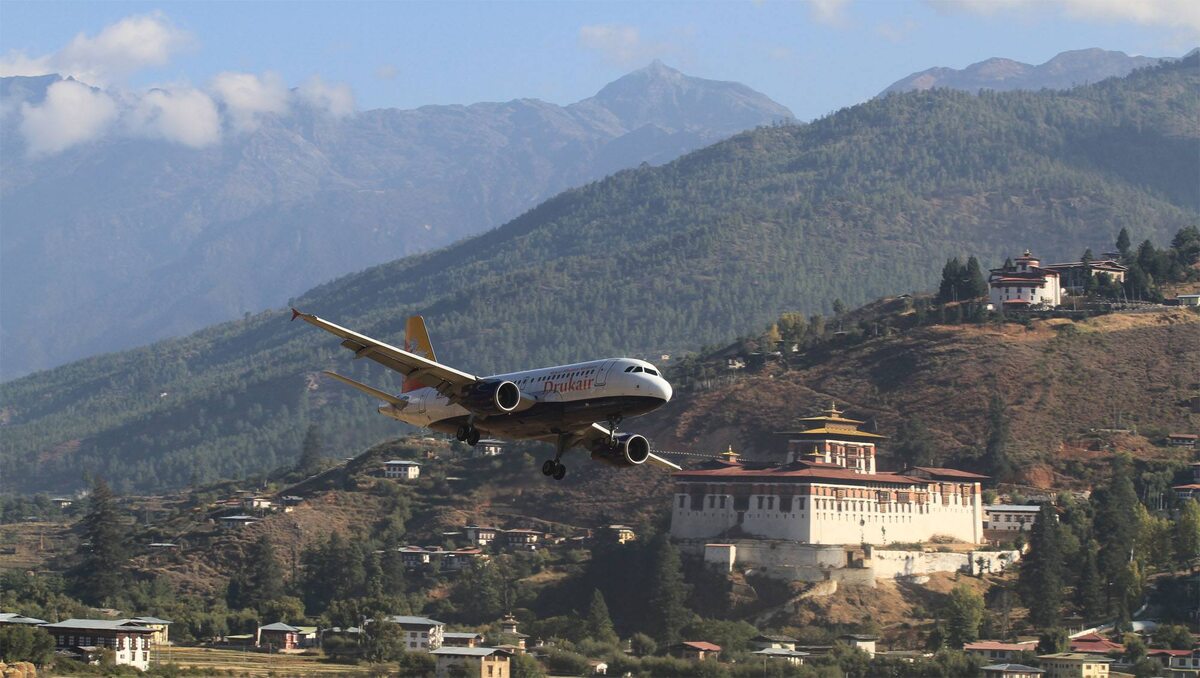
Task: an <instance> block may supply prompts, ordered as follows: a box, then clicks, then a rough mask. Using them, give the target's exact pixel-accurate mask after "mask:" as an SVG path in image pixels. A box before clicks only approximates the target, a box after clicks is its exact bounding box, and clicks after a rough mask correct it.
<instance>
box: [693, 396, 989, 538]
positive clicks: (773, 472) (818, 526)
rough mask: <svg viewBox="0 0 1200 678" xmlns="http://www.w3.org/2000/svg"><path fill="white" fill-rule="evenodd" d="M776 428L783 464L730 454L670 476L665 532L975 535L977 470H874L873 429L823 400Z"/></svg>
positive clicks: (979, 511)
mask: <svg viewBox="0 0 1200 678" xmlns="http://www.w3.org/2000/svg"><path fill="white" fill-rule="evenodd" d="M799 423H800V427H798V428H797V430H794V431H784V432H782V433H781V434H780V435H782V436H784V437H785V438H786V439H787V444H788V456H787V461H785V462H784V463H767V462H751V461H743V460H742V459H740V458H739V457H737V455H736V454H730V455H722V458H721V459H715V460H712V461H708V462H705V463H703V464H701V465H700V466H699V467H698V468H696V469H689V470H684V471H677V472H675V473H674V474H673V478H674V481H675V492H674V499H673V506H672V513H671V536H672V537H673V538H675V539H679V540H705V539H712V538H719V537H722V536H723V535H727V534H729V533H731V532H737V533H740V535H743V536H744V537H745V538H753V539H768V540H783V541H789V542H793V543H799V544H873V545H881V544H887V543H890V542H925V541H929V539H930V538H932V537H933V536H934V535H945V536H949V537H951V538H954V539H957V540H959V541H963V542H968V543H973V544H978V543H980V542H982V541H983V506H982V501H981V497H982V490H981V487H980V485H981V481H982V480H984V479H985V477H984V476H981V475H978V474H974V473H967V472H965V471H958V470H955V469H940V468H933V467H925V468H920V469H912V470H910V471H907V472H905V473H891V472H880V471H877V470H876V466H875V454H876V444H877V442H879V441H881V440H883V439H884V436H881V435H879V434H877V433H871V432H868V431H863V430H861V428H860V427H861V425H862V424H863V423H864V422H862V421H858V420H855V419H848V418H845V417H843V416H842V412H841V411H839V410H838V409H837V408H836V407H832V406H831V407H830V408H829V409H827V410H825V411H824V414H823V415H822V416H815V417H807V418H804V419H801V420H799Z"/></svg>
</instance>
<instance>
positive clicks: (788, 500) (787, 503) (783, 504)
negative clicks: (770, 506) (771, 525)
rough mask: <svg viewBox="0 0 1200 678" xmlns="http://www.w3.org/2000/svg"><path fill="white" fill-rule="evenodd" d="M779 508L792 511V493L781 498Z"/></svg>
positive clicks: (788, 511)
mask: <svg viewBox="0 0 1200 678" xmlns="http://www.w3.org/2000/svg"><path fill="white" fill-rule="evenodd" d="M779 510H780V511H782V512H784V513H791V512H792V497H791V495H786V496H783V497H780V498H779Z"/></svg>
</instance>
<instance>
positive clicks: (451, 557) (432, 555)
mask: <svg viewBox="0 0 1200 678" xmlns="http://www.w3.org/2000/svg"><path fill="white" fill-rule="evenodd" d="M396 550H397V551H399V553H400V559H401V561H402V562H403V563H404V566H405V567H406V568H408V569H410V570H424V569H430V568H432V567H433V566H434V565H437V566H438V567H439V568H440V569H441V570H442V571H444V572H457V571H459V570H461V569H463V568H465V567H467V566H468V565H469V564H470V563H471V561H472V560H475V559H476V558H484V557H485V556H484V553H483V551H482V550H480V549H477V548H462V549H455V550H453V551H447V550H445V549H442V548H441V547H438V546H428V547H424V546H401V547H400V548H398V549H396Z"/></svg>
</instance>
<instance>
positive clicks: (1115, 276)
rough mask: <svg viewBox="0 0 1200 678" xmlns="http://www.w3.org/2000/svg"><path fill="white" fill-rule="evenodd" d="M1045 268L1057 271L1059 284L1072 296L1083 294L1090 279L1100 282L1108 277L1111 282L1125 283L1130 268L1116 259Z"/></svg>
mask: <svg viewBox="0 0 1200 678" xmlns="http://www.w3.org/2000/svg"><path fill="white" fill-rule="evenodd" d="M1045 268H1046V269H1047V270H1050V271H1057V272H1058V275H1059V284H1060V285H1061V286H1062V288H1063V289H1064V290H1067V291H1068V292H1070V293H1072V294H1079V293H1081V292H1083V290H1084V287H1085V286H1086V285H1087V281H1088V280H1089V279H1095V280H1096V281H1097V282H1099V279H1100V278H1102V277H1107V278H1108V280H1109V281H1110V282H1114V283H1124V282H1125V275H1126V274H1127V273H1128V272H1129V267H1128V266H1125V265H1124V264H1122V263H1121V262H1119V261H1117V260H1115V259H1097V260H1096V261H1072V262H1069V263H1063V264H1046V266H1045Z"/></svg>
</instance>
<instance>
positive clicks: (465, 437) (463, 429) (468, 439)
mask: <svg viewBox="0 0 1200 678" xmlns="http://www.w3.org/2000/svg"><path fill="white" fill-rule="evenodd" d="M454 437H455V438H457V439H458V441H459V442H460V443H461V442H465V443H466V444H468V445H470V446H471V447H475V446H476V445H478V444H479V429H477V428H475V427H474V426H472V425H470V424H463V425H461V426H459V427H458V430H457V431H455V432H454Z"/></svg>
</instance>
